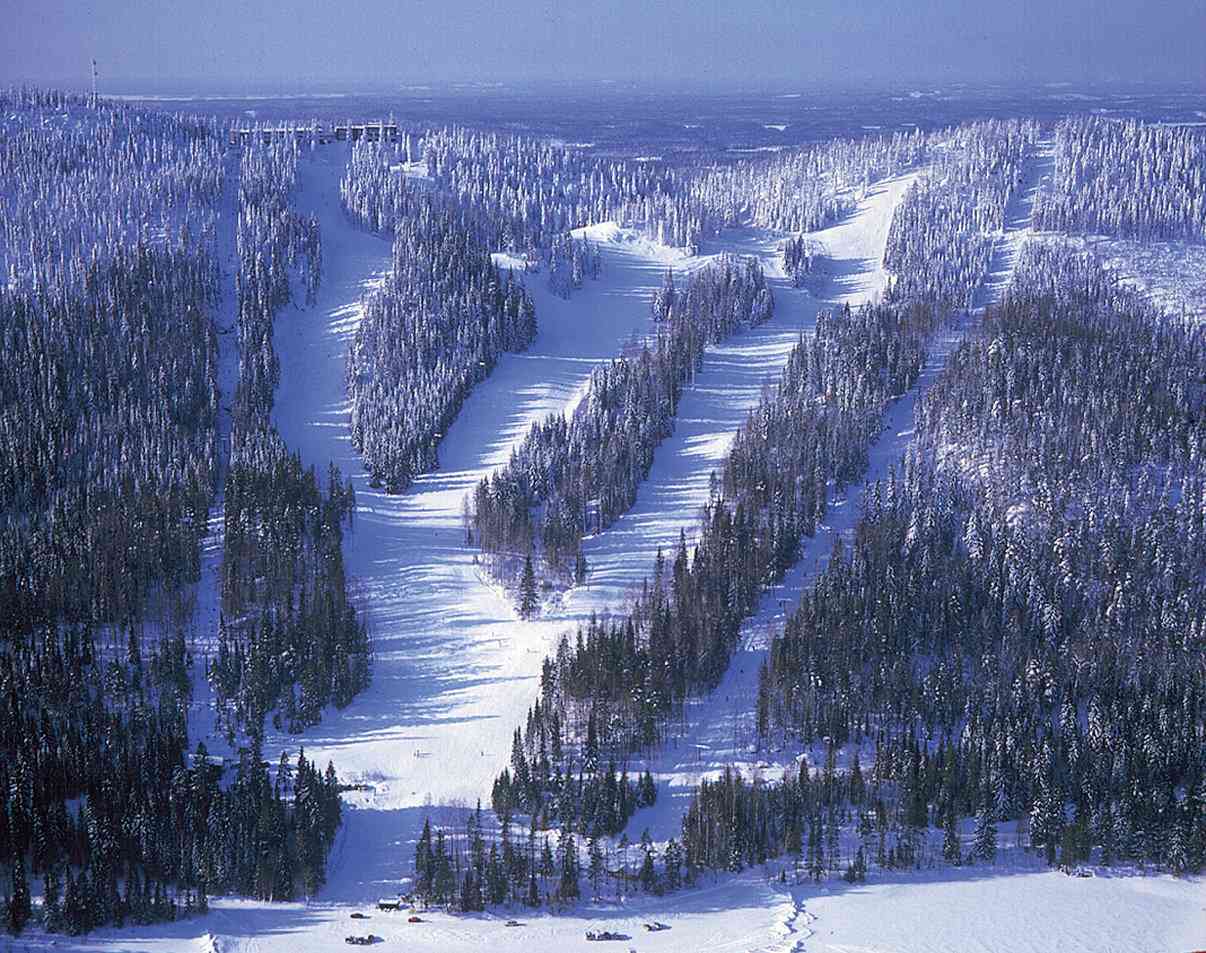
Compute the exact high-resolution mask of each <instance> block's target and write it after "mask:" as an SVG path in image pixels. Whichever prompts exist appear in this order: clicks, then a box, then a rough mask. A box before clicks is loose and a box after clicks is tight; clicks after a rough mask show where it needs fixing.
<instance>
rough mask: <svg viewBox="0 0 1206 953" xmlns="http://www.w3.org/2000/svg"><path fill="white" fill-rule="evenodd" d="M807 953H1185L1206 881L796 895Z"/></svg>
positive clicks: (1205, 932) (983, 874) (1006, 880)
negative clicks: (808, 933) (802, 912)
mask: <svg viewBox="0 0 1206 953" xmlns="http://www.w3.org/2000/svg"><path fill="white" fill-rule="evenodd" d="M800 897H801V900H802V902H803V904H804V908H805V910H806V911H807V913H808V915H809V917H810V921H809V923H808V929H809V930H811V936H809V937H808V938H807V939H806V940H805V941H804V944H803V947H802V949H803V950H805V951H807V953H1189V951H1190V950H1198V949H1202V948H1206V884H1204V883H1203V882H1202V881H1201V880H1200V879H1190V880H1178V879H1175V878H1173V877H1168V876H1147V877H1145V876H1118V877H1110V876H1096V877H1090V878H1087V879H1082V878H1078V877H1068V876H1065V875H1064V874H1062V873H1059V872H1058V871H1054V870H1041V871H1038V870H1036V871H1033V872H1017V873H1010V874H1000V873H998V872H988V871H985V870H984V869H983V868H980V869H971V870H957V871H954V872H952V871H950V870H946V871H936V872H934V874H933V875H932V876H926V875H924V874H919V875H911V876H907V877H901V878H900V880H898V881H897V880H890V881H886V882H873V883H866V884H859V885H857V886H849V887H848V886H847V885H846V884H844V883H839V884H835V885H834V886H833V887H832V888H831V889H829V890H824V889H822V890H817V891H805V892H803V893H801V894H800Z"/></svg>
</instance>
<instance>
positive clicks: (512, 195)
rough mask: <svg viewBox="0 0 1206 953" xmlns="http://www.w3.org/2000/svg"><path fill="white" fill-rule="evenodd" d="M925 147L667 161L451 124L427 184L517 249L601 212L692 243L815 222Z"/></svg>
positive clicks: (894, 142)
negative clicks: (719, 161)
mask: <svg viewBox="0 0 1206 953" xmlns="http://www.w3.org/2000/svg"><path fill="white" fill-rule="evenodd" d="M928 145H929V143H928V140H927V138H926V137H925V136H924V135H922V134H921V133H917V132H914V133H909V134H903V133H902V134H896V135H893V136H883V137H869V138H866V139H861V140H839V141H834V142H829V143H825V144H823V145H819V146H814V147H810V148H808V149H801V150H793V151H790V152H784V153H780V154H777V155H774V156H769V157H760V158H754V159H742V160H739V161H736V162H732V163H726V164H724V165H712V164H706V165H698V166H694V165H687V166H683V167H672V166H670V165H667V164H666V163H662V162H640V161H632V160H621V159H615V158H609V157H602V156H592V155H589V154H587V153H584V152H579V151H577V150H574V149H571V148H567V147H564V146H560V145H556V144H553V143H549V142H545V141H541V140H539V139H534V138H528V137H524V136H512V135H505V134H501V133H482V132H475V131H471V130H467V129H463V128H456V127H453V128H447V129H441V130H435V131H431V132H428V133H427V134H426V135H425V136H424V137H423V141H422V148H423V155H424V158H425V159H426V162H427V167H428V171H429V173H430V175H431V177H432V179H433V180H434V182H435V183H436V184H437V185H438V186H439V187H440V188H442V189H444V190H446V191H447V192H448V193H449V194H451V195H452V196H454V197H455V198H456V200H457V201H458V202H459V203H461V204H462V205H463V206H464V207H465V208H467V209H472V210H474V211H475V212H476V213H477V214H479V215H480V217H481V218H482V219H483V220H484V221H486V222H488V223H491V224H490V225H488V226H487V227H488V228H490V232H489V234H488V235H486V236H485V237H486V239H487V241H488V242H489V244H490V245H491V247H493V248H500V249H507V250H511V251H518V252H527V251H533V252H534V251H535V250H537V249H542V248H546V247H548V245H549V244H550V242H551V241H552V240H553V238H554V237H555V236H556V235H558V234H560V233H562V232H565V231H568V230H570V229H573V228H576V227H579V226H582V225H589V224H594V223H598V222H605V221H615V222H617V223H619V224H620V225H623V226H628V227H634V228H637V229H640V230H641V231H643V232H644V233H645V234H647V235H648V236H649V237H650V238H653V239H654V240H656V241H658V242H661V243H663V244H667V245H674V246H678V247H682V248H686V249H688V250H689V251H692V252H694V251H695V250H697V249H698V247H699V242H700V240H701V239H702V238H704V237H706V236H710V235H714V234H716V233H717V232H718V231H719V230H720V229H722V228H727V227H731V226H736V225H754V226H759V227H763V228H772V229H777V230H780V231H787V232H803V231H812V230H815V229H818V228H821V227H823V226H825V225H828V224H830V223H832V222H834V221H836V220H837V219H838V218H839V217H841V216H842V215H843V214H845V213H847V212H849V211H850V210H851V209H853V207H854V204H855V202H856V201H857V198H856V194H855V193H856V190H858V189H860V188H865V187H866V186H867V185H868V184H869V183H870V182H874V181H876V180H878V179H882V178H884V177H886V176H890V175H894V174H897V173H899V172H902V171H904V170H906V169H908V168H911V167H913V166H915V165H916V164H917V163H919V162H920V161H921V160H922V159H923V158H924V157H925V156H926V154H927V150H928Z"/></svg>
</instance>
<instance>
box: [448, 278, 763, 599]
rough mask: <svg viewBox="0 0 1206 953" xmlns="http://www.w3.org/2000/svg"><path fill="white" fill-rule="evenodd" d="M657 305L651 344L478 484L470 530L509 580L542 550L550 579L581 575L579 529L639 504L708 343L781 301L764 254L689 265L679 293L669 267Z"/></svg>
mask: <svg viewBox="0 0 1206 953" xmlns="http://www.w3.org/2000/svg"><path fill="white" fill-rule="evenodd" d="M651 310H652V319H653V340H652V341H650V342H648V343H646V344H645V345H644V346H643V347H642V349H641V351H640V352H639V353H638V354H636V355H632V356H625V357H621V358H618V359H616V360H614V361H612V362H611V363H610V364H608V365H605V366H602V367H599V368H597V369H596V370H595V371H594V372H593V373H592V374H591V377H590V381H589V383H588V385H587V389H586V393H585V396H584V397H583V399H582V401H581V402H580V403H579V404H578V405H577V407H576V409H575V410H574V412H573V414H572V415H571V416H569V417H568V418H567V417H566V415H564V414H562V413H554V414H550V415H549V417H548V418H547V419H546V420H544V421H541V422H538V423H536V424H534V425H533V426H532V429H531V430H530V431H529V432H528V435H527V437H526V438H525V439H524V441H523V443H522V444H520V446H519V447H517V448H516V449H515V450H514V451H513V452H512V454H511V459H510V462H509V463H508V465H507V466H506V467H505V468H503V469H502V470H499V471H496V472H495V473H494V474H493V475H492V476H490V477H487V478H483V480H482V482H481V484H480V485H479V486H478V487H477V489H476V490H475V492H474V494H473V496H472V502H471V503H469V504H468V505H469V507H470V511H471V517H470V519H471V525H472V530H471V534H472V535H473V536H474V537H475V539H476V542H477V544H478V545H479V546H481V548H482V549H483V550H484V551H485V552H486V553H487V554H489V555H490V557H491V564H492V565H493V567H494V570H495V572H496V574H497V575H500V576H501V577H502V578H504V580H508V581H512V582H513V581H515V577H516V576H517V575H518V572H517V571H518V569H519V565H518V564H520V563H522V562H523V561H524V560H525V558H530V557H532V556H533V555H534V556H535V558H536V559H537V560H538V562H539V563H540V564H541V568H542V575H543V576H545V577H546V579H559V580H561V581H568V579H569V578H570V573H571V571H572V573H573V578H574V579H576V580H577V581H579V582H581V581H582V578H583V576H584V574H585V571H586V566H585V563H584V561H583V559H582V555H581V549H580V544H581V540H582V537H583V536H585V535H586V534H587V533H598V532H601V531H603V530H604V529H606V528H607V527H608V526H610V525H611V524H612V523H613V522H615V520H616V519H617V518H619V516H620V515H621V514H623V513H624V512H625V511H626V510H627V509H628V508H629V507H630V506H632V504H633V502H634V501H635V499H636V492H637V487H638V486H639V485H640V483H641V481H642V480H644V479H645V477H646V476H648V474H649V468H650V466H651V465H652V464H653V453H654V450H655V449H656V448H657V446H658V444H660V443H661V442H662V440H664V439H665V438H666V437H667V436H668V435H669V434H670V433H671V432H672V431H673V429H674V417H675V414H676V412H677V409H678V402H679V399H680V397H681V395H682V390H683V388H684V387H685V386H687V385H688V384H689V383H690V382H691V380H692V379H693V378H694V376H695V374H696V372H697V371H698V370H699V367H700V365H701V364H702V362H703V356H704V349H705V348H706V347H707V346H708V345H710V344H715V343H718V342H720V341H722V340H724V339H725V338H726V337H728V336H729V335H730V334H733V333H736V332H738V331H740V330H741V329H743V328H748V327H752V326H755V325H758V324H761V323H762V322H764V321H767V320H769V318H770V317H771V314H772V313H773V310H774V300H773V298H772V296H771V292H770V289H769V288H768V287H767V285H766V281H765V278H764V277H763V274H762V269H761V267H760V266H759V265H758V264H757V262H756V261H754V260H753V259H738V258H734V257H731V256H727V255H726V256H723V257H722V258H721V259H720V260H718V261H716V262H714V263H711V264H709V265H706V266H704V267H703V268H700V269H698V270H697V271H694V272H692V273H691V274H690V275H689V276H688V279H687V282H686V287H685V288H683V289H682V290H679V289H676V287H675V284H674V279H673V276H672V274H671V273H669V272H667V274H666V279H665V282H664V283H663V287H662V288H661V289H660V290H659V291H658V292H657V293H656V294H655V295H654V297H653V300H652V302H651ZM524 595H525V604H524V605H523V606H522V607H521V608H523V609H524V612H525V614H528V613H530V612H531V611H532V610H533V609H534V606H533V605H532V604H531V602H532V599H531V592H530V591H529V592H526V593H525V594H524Z"/></svg>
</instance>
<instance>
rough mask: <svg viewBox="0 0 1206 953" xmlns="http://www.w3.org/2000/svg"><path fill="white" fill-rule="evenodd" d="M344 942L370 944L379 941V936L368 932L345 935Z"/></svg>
mask: <svg viewBox="0 0 1206 953" xmlns="http://www.w3.org/2000/svg"><path fill="white" fill-rule="evenodd" d="M343 942H344V943H350V944H351V945H352V946H372V945H373V944H374V943H380V942H381V937H379V936H374V935H373V934H372V933H370V934H369V935H368V936H345V937H344V938H343Z"/></svg>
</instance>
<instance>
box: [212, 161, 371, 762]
mask: <svg viewBox="0 0 1206 953" xmlns="http://www.w3.org/2000/svg"><path fill="white" fill-rule="evenodd" d="M296 170H297V146H296V144H295V143H292V142H279V141H278V142H273V143H271V144H258V143H257V144H252V145H249V146H248V147H247V148H245V150H244V152H243V154H242V160H241V167H240V180H239V209H238V232H237V244H238V253H239V272H238V276H237V281H236V288H237V295H238V320H239V325H238V327H239V345H240V354H239V383H238V392H237V394H236V398H235V412H234V426H233V431H232V436H231V463H230V472H229V475H228V477H227V481H226V493H225V514H224V525H225V532H224V540H223V544H224V549H223V555H222V609H223V613H224V615H223V619H222V624H221V626H220V631H219V632H218V633H217V637H218V646H217V652H216V655H215V656H214V658H213V659H211V661H210V666H209V671H208V677H209V680H210V683H211V685H212V686H213V689H214V703H215V705H216V706H217V709H218V713H219V718H220V720H221V722H222V723H223V724H224V726H225V728H226V731H227V735H228V737H229V738H230V739H231V740H232V741H233V739H234V737H235V733H236V731H237V730H238V729H239V728H240V727H243V728H246V729H247V730H248V731H250V732H251V733H252V734H253V735H255V734H257V733H258V732H259V731H261V729H262V725H263V720H264V718H265V717H266V716H267V715H268V714H269V713H271V712H275V715H274V722H275V723H276V724H277V725H278V726H279V727H283V728H285V729H286V730H288V731H293V732H296V731H301V730H302V729H303V728H305V727H306V726H308V725H313V724H316V723H317V722H318V721H319V720H320V719H321V713H322V709H323V707H324V706H326V705H328V704H332V703H333V704H335V705H337V706H339V707H343V706H345V705H347V704H348V703H349V702H350V701H351V700H352V698H353V696H354V695H355V694H356V693H357V692H358V691H360V690H361V689H362V688H364V687H365V685H367V684H368V680H369V644H368V634H367V631H366V629H365V626H364V624H363V623H362V622H361V621H360V620H359V618H358V616H357V613H356V611H355V609H354V608H353V607H352V605H351V603H350V602H349V600H348V594H347V580H346V578H345V576H344V569H343V550H342V541H343V526H344V524H345V523H349V522H350V521H351V518H352V513H353V511H354V510H355V498H354V494H353V492H352V488H351V484H350V482H349V483H348V484H346V485H345V484H344V482H343V478H342V476H341V474H340V473H339V471H338V469H337V468H335V467H334V466H332V467H331V469H330V471H329V473H328V474H327V488H326V491H325V492H324V491H323V489H322V487H321V485H320V483H319V479H318V475H317V474H316V473H315V472H314V470H313V469H309V470H307V469H306V468H304V467H303V466H302V463H301V460H300V458H299V457H298V456H297V455H296V454H294V453H291V452H290V451H289V450H288V448H287V447H286V446H285V444H284V442H283V441H282V440H281V438H280V435H279V434H278V433H277V432H276V430H275V428H273V426H272V423H271V411H272V405H273V400H274V392H275V389H276V384H277V381H278V378H279V374H280V368H279V360H278V358H277V356H276V353H275V351H274V350H273V347H272V328H273V322H274V319H275V316H276V312H277V311H278V310H279V309H280V308H281V307H282V306H284V305H285V304H287V303H288V302H289V301H291V300H292V296H293V294H294V292H293V284H294V282H295V281H298V280H300V282H301V283H302V285H303V286H304V288H305V293H306V295H307V296H308V297H309V296H312V295H313V293H314V291H315V290H316V289H317V287H318V281H319V277H320V271H321V256H322V251H321V239H320V235H319V232H318V223H317V221H315V220H311V219H305V218H303V217H301V216H299V215H298V214H297V213H296V212H295V211H294V210H293V209H292V208H290V207H289V201H288V199H289V192H290V191H291V189H292V187H293V183H294V181H295V178H296Z"/></svg>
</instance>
